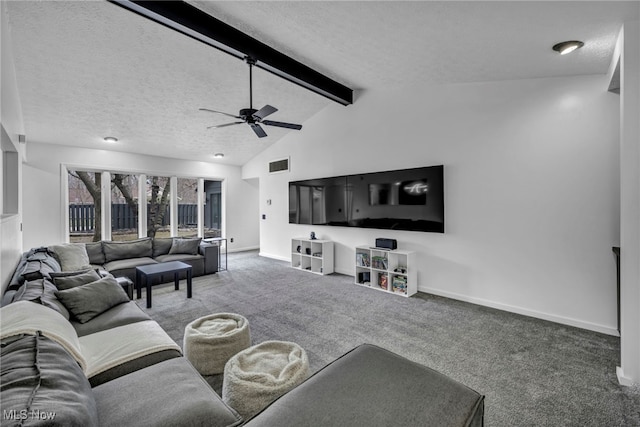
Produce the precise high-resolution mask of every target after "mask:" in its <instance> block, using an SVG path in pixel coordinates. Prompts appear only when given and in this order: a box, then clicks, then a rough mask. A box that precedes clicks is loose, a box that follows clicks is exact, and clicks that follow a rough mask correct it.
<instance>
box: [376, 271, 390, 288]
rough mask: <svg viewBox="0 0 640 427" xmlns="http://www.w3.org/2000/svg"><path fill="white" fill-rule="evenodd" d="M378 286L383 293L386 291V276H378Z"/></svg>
mask: <svg viewBox="0 0 640 427" xmlns="http://www.w3.org/2000/svg"><path fill="white" fill-rule="evenodd" d="M378 286H380V288H381V289H384V290H385V291H386V290H387V289H388V286H389V277H388V276H387V275H386V274H381V275H379V276H378Z"/></svg>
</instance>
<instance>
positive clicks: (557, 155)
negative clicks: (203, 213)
mask: <svg viewBox="0 0 640 427" xmlns="http://www.w3.org/2000/svg"><path fill="white" fill-rule="evenodd" d="M607 87H608V80H607V79H606V76H583V77H572V78H552V79H536V80H520V81H510V82H498V83H482V84H464V85H449V86H435V87H422V88H415V87H411V88H394V89H385V90H371V91H368V92H364V93H362V94H359V97H358V99H357V101H356V102H355V103H354V104H353V105H351V106H349V107H341V106H338V105H332V106H329V107H328V108H326V109H325V110H323V111H321V112H320V113H318V114H317V115H316V116H314V117H313V118H311V119H310V120H308V121H307V122H305V123H304V128H303V130H302V131H300V132H292V133H291V134H290V135H288V136H287V137H286V138H285V139H283V140H281V141H280V142H279V143H277V144H275V145H274V146H272V147H271V148H270V149H268V150H267V151H265V152H264V153H262V154H261V155H260V156H258V157H256V158H255V159H253V160H252V161H251V162H249V163H247V164H246V165H245V167H244V169H243V176H245V177H259V179H260V212H261V213H264V214H266V215H267V217H266V219H265V220H262V221H261V227H260V248H261V253H262V254H263V255H265V256H270V257H274V258H279V259H290V253H289V251H290V245H289V239H290V238H291V237H296V236H300V235H301V236H306V235H308V233H309V231H311V230H313V231H315V232H316V234H318V237H319V238H323V239H331V240H333V241H335V242H336V251H335V264H336V271H338V272H341V273H344V274H351V275H353V262H354V249H353V248H354V246H356V245H359V244H365V245H372V244H373V243H374V239H375V238H376V237H390V238H395V239H397V240H398V245H399V247H400V248H403V249H408V250H414V251H416V252H417V255H418V260H419V270H418V275H419V277H418V281H419V284H418V288H419V290H421V291H423V292H429V293H434V294H439V295H444V296H448V297H452V298H458V299H462V300H467V301H471V302H475V303H479V304H483V305H488V306H493V307H497V308H501V309H505V310H509V311H514V312H518V313H523V314H528V315H532V316H536V317H540V318H544V319H550V320H553V321H557V322H561V323H565V324H569V325H575V326H579V327H583V328H588V329H592V330H596V331H601V332H605V333H610V334H617V331H616V326H617V320H616V286H615V262H614V257H613V253H612V250H611V248H612V246H614V245H617V244H618V243H619V226H620V225H619V179H618V178H619V176H618V171H619V157H618V156H619V154H618V153H619V151H618V150H619V147H618V138H619V129H618V115H619V106H618V99H617V96H616V95H614V94H611V93H608V92H607ZM284 156H291V172H290V173H285V174H277V175H269V174H268V173H267V170H266V164H267V162H268V161H269V160H273V159H277V158H281V157H284ZM438 164H443V165H444V166H445V216H446V224H445V228H446V232H445V234H434V233H421V232H407V231H388V230H387V231H384V230H366V229H351V228H341V227H317V226H313V227H312V226H302V225H292V224H288V201H287V198H288V192H287V182H288V181H290V180H298V179H305V178H318V177H328V176H333V175H339V174H351V173H359V172H374V171H383V170H391V169H401V168H409V167H418V166H429V165H438ZM267 199H271V200H272V204H271V205H269V206H268V205H267V204H266V200H267Z"/></svg>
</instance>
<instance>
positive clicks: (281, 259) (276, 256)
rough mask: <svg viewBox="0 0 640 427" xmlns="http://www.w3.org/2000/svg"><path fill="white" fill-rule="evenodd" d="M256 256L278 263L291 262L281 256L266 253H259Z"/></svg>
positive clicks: (289, 259)
mask: <svg viewBox="0 0 640 427" xmlns="http://www.w3.org/2000/svg"><path fill="white" fill-rule="evenodd" d="M258 255H260V256H263V257H265V258H271V259H277V260H278V261H286V262H291V258H288V257H283V256H280V255H273V254H268V253H266V252H259V253H258Z"/></svg>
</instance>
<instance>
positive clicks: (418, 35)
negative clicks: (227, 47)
mask: <svg viewBox="0 0 640 427" xmlns="http://www.w3.org/2000/svg"><path fill="white" fill-rule="evenodd" d="M3 3H4V4H3V7H6V9H5V10H6V12H7V14H8V18H9V26H10V34H11V41H10V42H11V46H12V53H13V59H14V63H15V69H16V76H17V84H18V90H19V94H20V101H21V104H22V115H23V118H24V124H25V134H26V136H27V141H29V142H40V143H51V144H63V145H71V146H82V147H92V148H101V149H110V150H118V151H124V152H132V153H144V154H153V155H159V156H165V157H171V158H184V159H193V160H206V161H212V162H223V163H227V164H235V165H242V164H244V163H245V162H246V161H248V160H249V159H251V158H252V157H253V156H255V155H256V154H257V153H259V152H260V151H261V150H263V149H265V148H266V147H268V146H269V145H271V144H273V143H275V142H276V141H278V140H279V139H280V138H282V137H283V136H284V135H286V134H287V133H290V132H305V129H304V127H303V129H302V130H301V131H295V130H287V129H281V128H276V127H265V130H266V131H267V133H268V135H269V136H268V137H266V138H261V139H258V138H256V136H255V134H254V133H253V132H252V131H251V129H250V128H249V127H248V126H245V125H239V126H231V127H226V128H220V129H207V126H211V125H214V124H220V123H226V122H228V121H229V120H228V118H227V117H225V116H222V115H215V114H211V113H206V112H202V111H199V108H203V107H204V108H210V109H214V110H221V111H226V112H230V113H233V114H236V113H237V112H238V110H240V109H241V108H246V107H248V102H249V83H248V82H249V80H248V79H249V76H248V68H247V65H246V64H245V63H244V62H243V61H240V60H238V59H236V58H233V57H231V56H229V55H227V54H225V53H223V52H220V51H218V50H216V49H214V48H211V47H209V46H206V45H204V44H202V43H200V42H198V41H195V40H193V39H191V38H189V37H187V36H184V35H182V34H179V33H177V32H175V31H173V30H171V29H169V28H166V27H164V26H161V25H159V24H157V23H155V22H152V21H150V20H148V19H145V18H143V17H141V16H139V15H136V14H134V13H131V12H129V11H127V10H125V9H123V8H121V7H118V6H116V5H114V4H112V3H109V2H106V1H88V2H80V1H26V2H24V1H3ZM189 3H191V4H193V5H194V6H196V7H198V8H199V9H201V10H202V11H204V12H206V13H208V14H210V15H212V16H215V17H216V18H218V19H220V20H222V21H224V22H226V23H228V24H230V25H232V26H233V27H235V28H237V29H239V30H241V31H243V32H245V33H247V34H249V35H251V36H252V37H254V38H256V39H258V40H260V41H262V42H264V43H266V44H268V45H270V46H271V47H274V48H276V49H278V50H279V51H281V52H283V53H285V54H287V55H289V56H290V57H292V58H294V59H296V60H298V61H300V62H302V63H304V64H305V65H308V66H310V67H311V68H314V69H315V70H317V71H319V72H321V73H323V74H325V75H327V76H328V77H331V78H332V79H334V80H336V81H338V82H340V83H342V84H345V85H347V86H349V87H351V88H352V89H354V90H356V97H355V102H356V103H357V102H358V101H357V92H358V91H363V90H364V91H366V90H375V89H376V88H380V87H394V86H398V87H399V86H409V87H413V86H417V85H430V84H455V83H469V82H483V81H497V80H514V79H529V78H543V77H555V76H570V75H581V74H604V73H606V72H607V69H608V67H609V63H610V61H611V56H612V53H613V48H614V44H615V40H616V36H617V33H618V30H619V29H620V26H621V25H622V23H623V22H624V21H625V20H631V19H638V2H607V1H605V2H590V1H587V2H575V1H568V2H551V1H543V2H525V1H513V2H482V1H466V2H450V1H445V2H432V1H412V2H398V1H385V2H383V1H365V2H351V1H332V2H324V1H294V2H289V1H274V2H268V1H258V2H254V1H203V0H194V1H190V2H189ZM571 39H579V40H582V41H584V42H585V46H584V48H582V49H581V50H579V51H576V52H575V53H573V54H571V55H568V56H560V55H558V54H556V53H555V52H553V51H552V50H551V46H552V45H553V44H555V43H557V42H559V41H564V40H571ZM3 55H5V53H3ZM253 77H254V85H253V91H254V99H253V103H254V108H260V107H261V106H263V105H264V104H267V103H268V104H270V105H273V106H275V107H277V108H278V110H279V111H278V112H276V113H274V114H273V115H272V116H270V117H269V118H270V119H273V120H277V121H285V122H293V123H302V124H303V126H304V122H305V120H307V119H309V118H310V117H312V116H313V115H314V114H316V113H317V112H319V111H320V110H322V109H323V108H325V107H326V106H327V105H329V104H330V103H331V102H332V101H330V100H328V99H326V98H324V97H322V96H320V95H317V94H314V93H312V92H310V91H308V90H306V89H303V88H301V87H299V86H297V85H295V84H292V83H290V82H287V81H285V80H282V79H280V78H278V77H276V76H274V75H272V74H270V73H268V72H265V71H263V70H259V69H254V76H253ZM341 108H345V114H348V109H349V108H350V107H349V106H347V107H341ZM399 131H401V130H399ZM105 136H115V137H117V138H118V139H119V140H118V142H117V143H115V144H108V143H106V142H104V141H103V140H102V138H103V137H105ZM216 152H223V153H225V158H224V159H221V160H216V159H213V157H212V155H213V154H214V153H216Z"/></svg>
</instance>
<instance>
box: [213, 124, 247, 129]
mask: <svg viewBox="0 0 640 427" xmlns="http://www.w3.org/2000/svg"><path fill="white" fill-rule="evenodd" d="M241 123H244V122H233V123H224V124H222V125H213V126H207V129H211V128H223V127H226V126H233V125H239V124H241Z"/></svg>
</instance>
